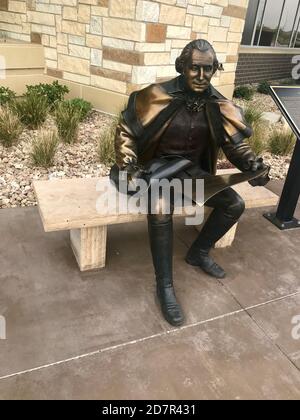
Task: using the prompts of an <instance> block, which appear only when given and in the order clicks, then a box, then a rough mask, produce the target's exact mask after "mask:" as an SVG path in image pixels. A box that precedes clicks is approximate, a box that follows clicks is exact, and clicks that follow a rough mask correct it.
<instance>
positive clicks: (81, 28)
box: [61, 20, 85, 36]
mask: <svg viewBox="0 0 300 420" xmlns="http://www.w3.org/2000/svg"><path fill="white" fill-rule="evenodd" d="M61 25H62V32H64V33H67V34H71V35H79V36H85V24H84V23H79V22H70V21H68V20H63V21H62V24H61Z"/></svg>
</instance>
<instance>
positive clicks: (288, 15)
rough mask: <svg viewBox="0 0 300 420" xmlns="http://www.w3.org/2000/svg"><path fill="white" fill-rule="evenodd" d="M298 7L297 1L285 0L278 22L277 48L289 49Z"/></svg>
mask: <svg viewBox="0 0 300 420" xmlns="http://www.w3.org/2000/svg"><path fill="white" fill-rule="evenodd" d="M298 5H299V0H286V2H285V5H284V9H283V14H282V18H281V22H280V29H279V34H278V40H277V44H276V46H277V47H289V45H290V42H291V37H292V34H293V28H294V25H295V20H296V19H297V16H296V15H297V11H298Z"/></svg>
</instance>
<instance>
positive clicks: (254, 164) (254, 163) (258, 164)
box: [249, 157, 267, 172]
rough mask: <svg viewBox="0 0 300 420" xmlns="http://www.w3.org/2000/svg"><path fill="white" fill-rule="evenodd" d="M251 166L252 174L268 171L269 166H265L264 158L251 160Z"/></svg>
mask: <svg viewBox="0 0 300 420" xmlns="http://www.w3.org/2000/svg"><path fill="white" fill-rule="evenodd" d="M249 164H250V171H252V172H255V171H258V170H259V169H267V165H265V164H264V162H263V158H261V157H259V158H256V159H255V160H250V161H249Z"/></svg>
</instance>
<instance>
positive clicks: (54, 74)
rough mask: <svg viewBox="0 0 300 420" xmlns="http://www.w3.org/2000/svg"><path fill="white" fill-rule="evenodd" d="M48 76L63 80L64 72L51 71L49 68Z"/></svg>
mask: <svg viewBox="0 0 300 420" xmlns="http://www.w3.org/2000/svg"><path fill="white" fill-rule="evenodd" d="M47 74H48V76H51V77H55V78H56V79H62V78H63V72H62V71H61V70H58V69H51V68H49V67H48V68H47Z"/></svg>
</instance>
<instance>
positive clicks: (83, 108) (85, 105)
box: [66, 98, 92, 121]
mask: <svg viewBox="0 0 300 420" xmlns="http://www.w3.org/2000/svg"><path fill="white" fill-rule="evenodd" d="M66 102H69V104H70V105H71V106H72V107H73V108H74V109H77V110H78V112H79V113H80V121H83V120H85V119H86V117H87V116H88V114H89V113H90V112H91V110H92V104H91V103H90V102H88V101H85V100H84V99H81V98H74V99H69V100H68V101H66Z"/></svg>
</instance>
